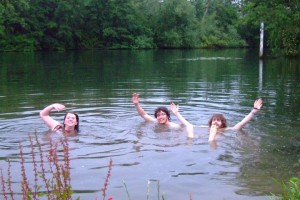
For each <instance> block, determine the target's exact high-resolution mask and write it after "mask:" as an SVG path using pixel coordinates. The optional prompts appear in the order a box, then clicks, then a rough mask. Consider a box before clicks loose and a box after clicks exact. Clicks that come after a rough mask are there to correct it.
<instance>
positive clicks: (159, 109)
mask: <svg viewBox="0 0 300 200" xmlns="http://www.w3.org/2000/svg"><path fill="white" fill-rule="evenodd" d="M161 111H162V112H164V113H166V115H167V116H168V119H169V120H171V116H170V112H169V110H168V108H166V107H164V106H161V107H158V108H156V109H155V111H154V117H155V118H157V113H159V112H161Z"/></svg>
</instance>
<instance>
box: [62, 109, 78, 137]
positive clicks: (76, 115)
mask: <svg viewBox="0 0 300 200" xmlns="http://www.w3.org/2000/svg"><path fill="white" fill-rule="evenodd" d="M67 114H73V115H75V117H76V121H77V125H75V130H76V131H77V132H79V116H78V114H77V113H72V112H68V113H66V114H65V117H64V123H63V124H64V125H65V119H66V117H67Z"/></svg>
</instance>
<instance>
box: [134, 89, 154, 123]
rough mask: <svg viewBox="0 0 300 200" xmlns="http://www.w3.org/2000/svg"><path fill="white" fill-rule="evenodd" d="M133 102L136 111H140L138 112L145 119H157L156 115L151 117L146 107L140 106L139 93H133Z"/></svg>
mask: <svg viewBox="0 0 300 200" xmlns="http://www.w3.org/2000/svg"><path fill="white" fill-rule="evenodd" d="M132 103H133V104H134V107H135V109H136V111H137V112H138V114H139V115H140V116H141V117H142V118H144V119H145V121H156V119H155V118H154V117H151V116H150V115H148V114H147V113H146V112H145V111H144V109H143V108H142V107H141V106H140V104H139V94H137V93H133V94H132Z"/></svg>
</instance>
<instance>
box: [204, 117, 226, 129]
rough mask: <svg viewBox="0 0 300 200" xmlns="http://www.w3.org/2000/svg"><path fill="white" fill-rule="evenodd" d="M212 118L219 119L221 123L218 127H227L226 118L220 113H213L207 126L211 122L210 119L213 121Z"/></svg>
mask: <svg viewBox="0 0 300 200" xmlns="http://www.w3.org/2000/svg"><path fill="white" fill-rule="evenodd" d="M214 119H219V120H221V122H222V125H221V127H220V128H226V127H227V122H226V119H225V117H224V116H223V115H222V114H214V115H213V116H212V117H211V118H210V120H209V121H208V126H209V127H211V123H212V121H213V120H214Z"/></svg>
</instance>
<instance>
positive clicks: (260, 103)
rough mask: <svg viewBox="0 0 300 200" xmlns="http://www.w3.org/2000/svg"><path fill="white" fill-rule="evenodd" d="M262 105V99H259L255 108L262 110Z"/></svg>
mask: <svg viewBox="0 0 300 200" xmlns="http://www.w3.org/2000/svg"><path fill="white" fill-rule="evenodd" d="M262 105H263V101H262V99H261V98H259V99H257V100H256V101H255V102H254V105H253V108H254V109H256V110H260V109H261V107H262Z"/></svg>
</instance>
